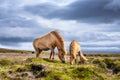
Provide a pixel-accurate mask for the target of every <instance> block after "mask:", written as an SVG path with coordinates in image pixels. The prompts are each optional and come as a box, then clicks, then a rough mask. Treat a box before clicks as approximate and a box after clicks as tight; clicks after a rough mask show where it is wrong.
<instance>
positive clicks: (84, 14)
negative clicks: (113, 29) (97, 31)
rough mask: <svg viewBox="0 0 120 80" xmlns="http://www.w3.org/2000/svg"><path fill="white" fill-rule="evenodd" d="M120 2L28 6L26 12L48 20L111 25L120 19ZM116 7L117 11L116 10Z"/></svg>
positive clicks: (86, 1) (100, 0)
mask: <svg viewBox="0 0 120 80" xmlns="http://www.w3.org/2000/svg"><path fill="white" fill-rule="evenodd" d="M118 2H119V1H118V0H117V1H115V0H99V1H96V0H82V1H81V0H79V1H75V2H73V3H71V4H69V5H67V6H64V7H59V6H56V5H53V4H39V5H35V6H27V7H25V10H26V11H28V12H30V13H32V14H35V15H39V16H42V17H45V18H48V19H53V18H59V19H62V20H77V21H81V22H87V23H110V22H114V21H116V20H119V19H120V16H119V14H120V11H119V5H120V4H119V3H118ZM94 3H95V4H94ZM116 4H117V5H116ZM114 7H115V8H117V9H116V10H114Z"/></svg>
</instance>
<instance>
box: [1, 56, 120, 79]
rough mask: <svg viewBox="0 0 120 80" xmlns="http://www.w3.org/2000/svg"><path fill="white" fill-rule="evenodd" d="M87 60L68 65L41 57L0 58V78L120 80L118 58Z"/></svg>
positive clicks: (119, 61)
mask: <svg viewBox="0 0 120 80" xmlns="http://www.w3.org/2000/svg"><path fill="white" fill-rule="evenodd" d="M88 62H89V63H86V64H77V65H70V64H69V63H68V62H67V63H66V64H63V63H61V62H60V61H54V62H52V61H51V60H49V59H42V58H28V59H27V60H25V61H19V60H15V61H14V60H12V61H11V60H6V59H5V60H0V80H4V79H5V80H9V79H13V80H18V79H20V80H30V79H32V80H36V79H43V80H80V79H81V80H120V60H119V59H114V60H113V59H102V58H99V59H94V60H92V59H89V61H88ZM115 69H116V70H115ZM113 72H114V74H113ZM115 72H116V73H115Z"/></svg>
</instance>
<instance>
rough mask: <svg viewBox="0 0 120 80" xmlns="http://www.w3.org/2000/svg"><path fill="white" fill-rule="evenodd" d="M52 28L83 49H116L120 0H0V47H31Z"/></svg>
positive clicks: (119, 37)
mask: <svg viewBox="0 0 120 80" xmlns="http://www.w3.org/2000/svg"><path fill="white" fill-rule="evenodd" d="M52 30H58V31H59V32H60V33H61V35H62V36H63V37H64V39H65V42H66V48H67V50H68V49H69V44H70V43H71V41H72V40H76V41H78V42H80V46H81V49H82V51H83V52H108V53H120V0H0V48H9V49H22V50H34V49H33V46H32V42H33V40H34V39H35V38H36V37H40V36H42V35H44V34H47V33H49V32H50V31H52Z"/></svg>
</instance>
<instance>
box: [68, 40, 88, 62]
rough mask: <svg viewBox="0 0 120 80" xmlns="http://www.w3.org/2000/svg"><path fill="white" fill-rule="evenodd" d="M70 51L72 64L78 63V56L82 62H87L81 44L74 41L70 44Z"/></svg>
mask: <svg viewBox="0 0 120 80" xmlns="http://www.w3.org/2000/svg"><path fill="white" fill-rule="evenodd" d="M69 51H70V64H73V63H74V61H75V63H76V62H77V61H76V59H77V55H79V56H80V60H81V62H85V61H87V58H86V57H85V56H84V55H83V53H82V50H81V48H80V43H79V42H77V41H75V40H73V41H72V42H71V44H70V47H69Z"/></svg>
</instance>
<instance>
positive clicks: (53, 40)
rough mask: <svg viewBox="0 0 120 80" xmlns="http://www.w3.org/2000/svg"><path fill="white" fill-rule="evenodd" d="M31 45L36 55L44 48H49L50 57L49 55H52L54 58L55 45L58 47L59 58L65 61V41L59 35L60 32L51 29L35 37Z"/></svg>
mask: <svg viewBox="0 0 120 80" xmlns="http://www.w3.org/2000/svg"><path fill="white" fill-rule="evenodd" d="M33 46H34V49H35V52H36V57H39V55H40V53H41V52H42V51H43V50H44V51H46V50H51V53H50V59H51V56H53V58H52V59H53V60H54V54H55V52H54V49H55V47H57V49H58V57H59V59H60V60H61V61H62V62H63V63H65V55H66V53H67V52H66V47H65V41H64V38H63V37H62V36H61V34H60V33H59V32H58V31H56V30H55V31H51V32H50V33H48V34H46V35H44V36H42V37H39V38H36V39H35V40H34V41H33Z"/></svg>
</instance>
